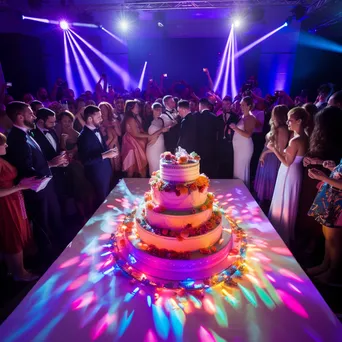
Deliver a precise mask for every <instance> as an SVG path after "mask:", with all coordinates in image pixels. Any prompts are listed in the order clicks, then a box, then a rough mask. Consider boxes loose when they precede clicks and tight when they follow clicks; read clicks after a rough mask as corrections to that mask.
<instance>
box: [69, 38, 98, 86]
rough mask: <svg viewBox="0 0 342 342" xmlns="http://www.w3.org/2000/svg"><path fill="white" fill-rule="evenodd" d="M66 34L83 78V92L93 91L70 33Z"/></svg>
mask: <svg viewBox="0 0 342 342" xmlns="http://www.w3.org/2000/svg"><path fill="white" fill-rule="evenodd" d="M66 34H67V38H68V42H69V45H70V48H71V52H72V54H73V56H74V59H75V62H76V67H77V70H78V73H79V75H80V78H81V83H82V86H83V90H84V91H87V90H91V89H93V87H92V86H91V84H90V82H89V80H88V78H87V75H86V72H85V70H84V68H83V65H82V64H81V61H80V59H79V58H78V54H77V52H76V49H75V46H74V44H73V42H72V41H71V39H70V33H69V32H66Z"/></svg>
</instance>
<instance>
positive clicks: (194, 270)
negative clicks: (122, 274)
mask: <svg viewBox="0 0 342 342" xmlns="http://www.w3.org/2000/svg"><path fill="white" fill-rule="evenodd" d="M227 224H228V222H227ZM140 243H141V240H140V238H138V237H136V236H134V235H133V236H132V235H131V236H129V237H127V238H126V244H125V246H121V247H120V252H121V254H122V255H123V257H124V258H125V259H126V260H132V256H133V257H134V259H133V260H135V261H134V265H133V266H134V267H135V268H136V269H137V270H139V271H141V272H143V273H145V274H146V275H148V276H149V277H155V278H159V279H169V280H185V279H187V278H191V279H194V280H196V279H205V278H208V277H211V276H212V275H213V274H215V273H218V272H221V271H222V270H224V269H225V268H227V267H229V266H230V265H231V264H232V263H233V258H234V257H233V256H232V257H230V256H229V252H230V250H231V249H232V248H233V239H232V238H231V234H230V233H229V232H228V230H227V229H223V232H222V239H220V241H219V242H217V243H216V244H215V245H214V247H215V248H216V251H215V252H213V253H211V254H208V255H205V254H201V253H200V252H197V251H196V252H192V253H191V254H190V258H189V259H187V260H180V259H166V258H160V257H158V256H155V255H151V254H149V253H147V252H146V251H144V250H142V249H140V248H139V244H140Z"/></svg>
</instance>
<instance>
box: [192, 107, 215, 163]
mask: <svg viewBox="0 0 342 342" xmlns="http://www.w3.org/2000/svg"><path fill="white" fill-rule="evenodd" d="M195 118H196V131H197V151H196V152H197V153H198V154H199V155H200V157H201V159H202V161H203V160H213V159H215V157H216V147H217V137H218V129H219V125H218V124H219V122H218V118H217V117H216V115H215V114H214V113H212V112H210V111H209V110H204V111H203V112H202V113H199V112H198V113H196V114H195Z"/></svg>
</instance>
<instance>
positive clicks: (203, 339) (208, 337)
mask: <svg viewBox="0 0 342 342" xmlns="http://www.w3.org/2000/svg"><path fill="white" fill-rule="evenodd" d="M198 337H199V341H200V342H216V339H215V338H214V336H213V335H212V334H211V333H210V332H209V331H208V330H207V329H205V328H204V327H203V326H200V328H199V329H198Z"/></svg>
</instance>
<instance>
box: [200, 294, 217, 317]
mask: <svg viewBox="0 0 342 342" xmlns="http://www.w3.org/2000/svg"><path fill="white" fill-rule="evenodd" d="M203 307H204V310H205V311H206V312H208V314H210V315H214V314H215V313H216V307H215V304H214V303H213V302H212V301H211V300H210V299H209V298H204V300H203Z"/></svg>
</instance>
